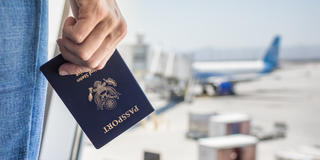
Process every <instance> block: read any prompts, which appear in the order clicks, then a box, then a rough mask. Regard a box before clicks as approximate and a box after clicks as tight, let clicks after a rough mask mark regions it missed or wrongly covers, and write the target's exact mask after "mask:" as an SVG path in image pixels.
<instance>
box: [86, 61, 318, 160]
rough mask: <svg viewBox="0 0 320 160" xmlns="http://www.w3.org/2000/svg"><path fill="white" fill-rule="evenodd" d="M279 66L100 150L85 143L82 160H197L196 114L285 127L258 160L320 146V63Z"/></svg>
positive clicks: (260, 149)
mask: <svg viewBox="0 0 320 160" xmlns="http://www.w3.org/2000/svg"><path fill="white" fill-rule="evenodd" d="M281 64H282V66H281V68H280V69H279V70H277V71H275V72H274V73H272V74H270V75H267V76H265V77H262V78H260V79H258V80H256V81H252V82H247V83H239V84H237V85H236V86H235V90H236V93H237V95H235V96H214V97H197V98H195V99H194V101H193V102H192V103H187V102H182V103H179V104H176V106H174V107H171V108H170V109H168V110H166V111H165V112H163V113H162V114H160V115H158V116H152V117H151V118H150V120H144V121H143V123H141V125H140V126H139V127H135V128H134V129H131V130H129V131H127V132H125V133H124V134H122V135H120V136H119V137H117V138H116V139H114V140H113V141H111V142H110V143H108V144H107V145H106V146H104V147H103V148H101V149H99V150H96V149H95V148H94V147H93V146H92V145H91V144H90V142H89V141H88V140H87V139H84V141H83V145H82V148H81V156H80V159H81V160H92V159H94V160H143V152H144V151H151V152H155V153H159V154H160V155H161V160H198V143H197V141H196V140H192V139H188V138H186V136H185V135H186V132H187V131H188V113H189V112H190V111H191V110H194V109H199V110H207V111H208V112H209V111H215V112H218V113H246V114H248V115H250V116H251V119H252V121H251V125H252V126H258V127H260V128H262V129H263V130H266V131H270V130H272V128H273V125H274V123H275V122H283V123H285V124H286V125H287V126H288V131H287V135H286V137H285V138H279V139H273V140H267V141H261V142H259V143H258V145H257V160H272V159H275V155H276V154H277V153H278V152H281V151H285V150H293V149H295V148H297V147H301V146H320V138H319V135H320V85H319V83H320V63H317V62H309V63H281ZM151 103H153V104H154V105H155V106H156V108H158V107H159V106H157V104H161V105H163V102H161V103H160V102H159V103H158V102H156V100H154V101H152V100H151ZM160 107H161V106H160Z"/></svg>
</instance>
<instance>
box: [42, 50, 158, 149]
mask: <svg viewBox="0 0 320 160" xmlns="http://www.w3.org/2000/svg"><path fill="white" fill-rule="evenodd" d="M66 62H67V61H65V60H64V59H63V57H62V55H61V54H60V55H58V56H56V57H55V58H53V59H51V60H50V61H49V62H47V63H46V64H44V65H42V66H41V67H40V70H41V72H42V73H43V74H44V75H45V77H46V78H47V79H48V81H49V83H50V84H51V86H52V87H53V88H54V90H55V91H56V92H57V94H58V95H59V97H60V98H61V99H62V101H63V102H64V104H65V105H66V106H67V108H68V109H69V111H70V112H71V114H72V115H73V117H74V118H75V119H76V121H77V122H78V124H79V125H80V127H81V128H82V130H83V131H84V132H85V134H86V135H87V137H88V138H89V139H90V141H91V142H92V144H93V145H94V146H95V148H97V149H99V148H101V147H102V146H104V145H105V144H107V143H108V142H110V141H111V140H112V139H114V138H115V137H117V136H119V135H120V134H121V133H123V132H124V131H126V130H128V129H129V128H130V127H132V126H133V125H134V124H136V123H138V122H139V121H140V120H142V119H143V118H145V117H146V116H148V115H149V114H150V113H151V112H153V111H154V109H153V107H152V106H151V104H150V102H149V101H148V99H147V98H146V96H145V95H144V93H143V91H142V90H141V88H140V87H139V85H138V83H137V81H136V80H135V78H134V77H133V75H132V73H131V72H130V70H129V68H128V67H127V65H126V64H125V62H124V61H123V59H122V58H121V56H120V54H119V52H118V51H117V50H116V51H115V52H114V53H113V55H112V56H111V58H110V59H109V61H108V62H107V64H106V66H105V67H104V68H103V69H102V70H99V71H91V72H86V73H82V74H79V75H69V76H60V75H59V73H58V68H59V66H60V65H61V64H63V63H66Z"/></svg>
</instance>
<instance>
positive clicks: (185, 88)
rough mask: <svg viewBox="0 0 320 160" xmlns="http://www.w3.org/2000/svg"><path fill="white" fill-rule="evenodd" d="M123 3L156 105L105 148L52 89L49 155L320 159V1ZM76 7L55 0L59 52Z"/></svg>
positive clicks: (139, 68)
mask: <svg viewBox="0 0 320 160" xmlns="http://www.w3.org/2000/svg"><path fill="white" fill-rule="evenodd" d="M117 2H118V4H119V7H120V8H121V11H122V13H123V15H124V17H125V19H126V21H127V24H128V34H127V36H126V38H125V39H124V40H123V42H122V43H121V44H120V46H119V48H118V49H119V51H120V53H121V54H122V57H123V58H124V59H125V61H126V63H127V65H128V66H129V68H130V69H131V71H132V72H133V74H134V75H135V77H136V79H137V80H138V82H139V84H140V86H141V87H142V89H143V90H144V92H145V94H146V95H147V97H148V98H149V100H150V102H151V103H152V105H153V106H154V108H155V109H156V111H155V112H154V113H153V114H152V115H150V117H149V118H148V119H145V120H143V121H141V122H140V123H139V124H138V125H136V126H135V127H133V128H132V129H130V130H128V131H126V132H125V133H123V134H122V135H120V136H119V137H117V138H116V139H114V140H113V141H111V142H110V143H108V144H107V145H106V146H104V147H103V148H101V149H99V150H96V149H95V148H94V147H93V145H92V144H91V142H90V141H89V140H88V139H87V137H86V136H85V134H83V133H82V132H81V129H79V127H78V126H77V124H76V122H75V120H74V119H73V117H72V116H71V114H70V113H69V111H68V110H67V108H66V107H65V106H64V104H63V103H62V101H61V100H60V98H59V97H58V96H57V95H56V93H55V92H54V91H52V89H50V88H49V90H48V97H47V111H46V118H45V121H46V123H45V127H44V135H43V141H42V146H41V154H40V159H43V160H51V159H53V160H57V159H59V160H60V159H61V160H63V159H79V160H92V159H94V160H254V159H257V160H272V159H274V160H317V159H320V138H319V135H320V127H319V126H320V118H319V113H320V108H319V106H320V100H319V98H318V97H319V95H320V85H319V84H318V82H320V69H319V68H320V63H319V60H320V31H319V28H320V21H319V19H320V10H319V7H320V1H317V0H307V1H301V0H281V1H279V0H259V1H251V0H242V1H237V0H227V1H217V0H199V1H191V0H183V1H182V0H175V1H169V0H162V1H150V0H135V1H129V0H119V1H117ZM69 14H71V13H70V9H69V6H68V3H67V2H65V0H55V1H49V31H50V33H49V57H53V56H54V55H56V54H57V53H58V50H57V49H56V42H55V40H56V39H57V37H58V36H59V32H60V26H61V23H62V22H63V20H64V18H65V17H66V16H67V15H69Z"/></svg>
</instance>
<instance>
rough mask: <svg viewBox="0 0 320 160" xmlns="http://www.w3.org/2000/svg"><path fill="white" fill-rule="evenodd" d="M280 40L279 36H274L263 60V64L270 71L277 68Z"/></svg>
mask: <svg viewBox="0 0 320 160" xmlns="http://www.w3.org/2000/svg"><path fill="white" fill-rule="evenodd" d="M280 39H281V38H280V36H276V37H275V38H274V40H273V42H272V44H271V46H270V47H269V49H268V50H267V52H266V54H265V56H264V58H263V62H264V63H266V64H268V65H269V66H270V67H272V69H274V68H276V67H277V66H278V57H279V46H280Z"/></svg>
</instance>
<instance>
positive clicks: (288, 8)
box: [118, 0, 320, 51]
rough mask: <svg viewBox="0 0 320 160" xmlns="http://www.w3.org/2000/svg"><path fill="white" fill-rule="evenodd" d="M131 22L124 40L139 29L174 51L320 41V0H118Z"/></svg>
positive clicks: (150, 39)
mask: <svg viewBox="0 0 320 160" xmlns="http://www.w3.org/2000/svg"><path fill="white" fill-rule="evenodd" d="M118 3H119V7H120V9H121V11H122V13H123V15H124V17H125V19H126V21H127V24H128V34H127V37H126V38H125V40H124V43H132V42H134V40H135V37H136V34H137V33H142V34H144V35H145V39H146V41H147V42H148V43H150V44H152V45H159V46H162V47H164V48H166V49H171V50H175V51H188V50H193V49H198V48H203V47H213V48H252V47H266V46H268V45H269V43H270V42H271V40H272V38H273V37H274V36H275V35H277V34H279V35H281V36H282V40H283V41H282V42H283V43H282V44H283V46H284V47H291V46H318V45H320V1H319V0H220V1H218V0H118Z"/></svg>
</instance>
